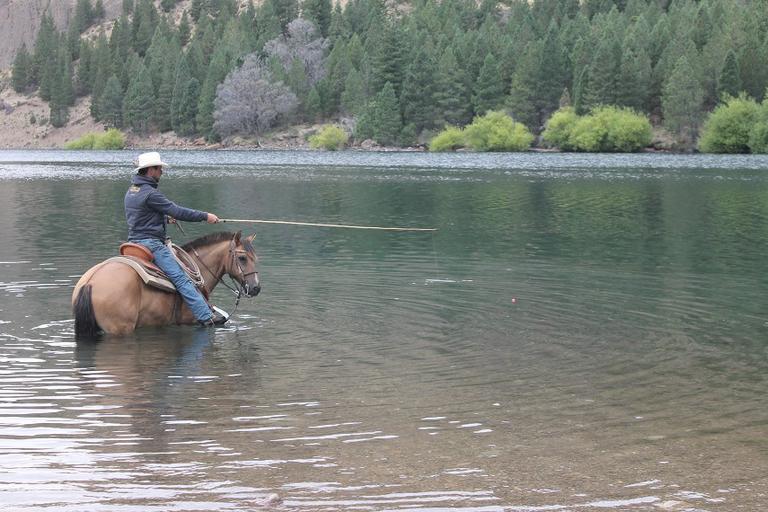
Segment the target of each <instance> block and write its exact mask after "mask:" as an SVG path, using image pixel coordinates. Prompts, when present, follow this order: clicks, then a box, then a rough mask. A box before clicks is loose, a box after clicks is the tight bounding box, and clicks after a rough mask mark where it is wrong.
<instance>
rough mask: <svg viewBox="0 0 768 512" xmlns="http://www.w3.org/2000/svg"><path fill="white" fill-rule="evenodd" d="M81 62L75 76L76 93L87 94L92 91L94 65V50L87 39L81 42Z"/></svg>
mask: <svg viewBox="0 0 768 512" xmlns="http://www.w3.org/2000/svg"><path fill="white" fill-rule="evenodd" d="M79 53H80V63H79V64H78V65H77V76H76V78H75V95H76V96H85V95H86V94H90V92H91V80H90V77H91V66H93V61H92V60H93V50H92V49H91V45H89V44H88V43H87V42H86V41H83V42H82V43H81V44H80V52H79Z"/></svg>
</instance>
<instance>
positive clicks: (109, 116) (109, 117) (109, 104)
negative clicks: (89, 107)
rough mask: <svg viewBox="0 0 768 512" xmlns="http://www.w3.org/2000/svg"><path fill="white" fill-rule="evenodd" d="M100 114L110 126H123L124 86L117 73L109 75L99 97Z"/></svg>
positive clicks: (105, 123)
mask: <svg viewBox="0 0 768 512" xmlns="http://www.w3.org/2000/svg"><path fill="white" fill-rule="evenodd" d="M99 115H100V118H101V120H102V121H104V125H105V126H107V127H109V128H121V127H122V126H123V88H122V87H121V86H120V80H119V79H118V78H117V76H116V75H112V76H110V77H109V80H107V84H106V86H105V87H104V92H103V93H102V94H101V98H99Z"/></svg>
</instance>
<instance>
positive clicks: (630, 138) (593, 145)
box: [548, 106, 652, 153]
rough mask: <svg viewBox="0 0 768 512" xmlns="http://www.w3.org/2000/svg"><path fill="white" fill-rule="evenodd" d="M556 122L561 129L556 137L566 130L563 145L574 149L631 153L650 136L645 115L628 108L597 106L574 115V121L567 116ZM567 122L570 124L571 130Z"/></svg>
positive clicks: (645, 143)
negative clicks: (584, 114)
mask: <svg viewBox="0 0 768 512" xmlns="http://www.w3.org/2000/svg"><path fill="white" fill-rule="evenodd" d="M553 117H554V116H553ZM557 121H558V122H557V123H556V124H555V126H556V127H558V128H560V132H559V133H558V132H555V136H556V137H563V136H564V134H565V133H566V132H569V133H568V140H567V143H566V147H568V148H569V149H574V150H576V151H591V152H596V151H610V152H622V153H630V152H633V151H638V150H640V149H642V148H644V147H645V146H647V145H648V144H650V143H651V139H652V135H651V123H650V121H648V118H646V117H645V116H643V115H641V114H638V113H636V112H634V111H633V110H631V109H627V108H621V107H612V106H605V107H597V108H595V109H594V110H592V112H590V113H589V114H588V115H586V116H582V117H578V116H577V119H576V121H575V122H573V121H572V118H569V117H567V115H564V116H563V118H561V119H558V120H557ZM568 122H571V123H573V125H572V127H570V129H568ZM558 125H559V126H558ZM548 126H549V123H548ZM561 147H562V146H561Z"/></svg>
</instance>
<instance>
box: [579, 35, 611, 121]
mask: <svg viewBox="0 0 768 512" xmlns="http://www.w3.org/2000/svg"><path fill="white" fill-rule="evenodd" d="M589 68H590V69H589V81H588V82H586V83H584V84H582V87H584V89H583V98H582V101H583V102H584V105H585V106H588V107H594V106H597V105H613V104H615V103H616V100H617V92H618V77H619V76H620V70H621V47H620V46H619V43H618V41H617V40H616V38H615V37H613V36H612V35H608V36H606V37H604V38H603V40H602V41H600V43H599V45H598V47H597V52H596V53H595V57H594V58H593V59H592V62H591V63H590V66H589Z"/></svg>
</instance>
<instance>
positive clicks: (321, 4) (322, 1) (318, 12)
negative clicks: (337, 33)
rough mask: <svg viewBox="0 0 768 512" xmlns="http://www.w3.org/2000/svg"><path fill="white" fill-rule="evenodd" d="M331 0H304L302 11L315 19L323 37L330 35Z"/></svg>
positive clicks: (311, 18)
mask: <svg viewBox="0 0 768 512" xmlns="http://www.w3.org/2000/svg"><path fill="white" fill-rule="evenodd" d="M331 9H332V7H331V0H304V5H303V6H302V12H303V15H304V17H305V18H307V19H309V20H311V21H314V22H315V25H317V28H318V29H320V34H321V35H322V37H328V32H329V30H330V28H331Z"/></svg>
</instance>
